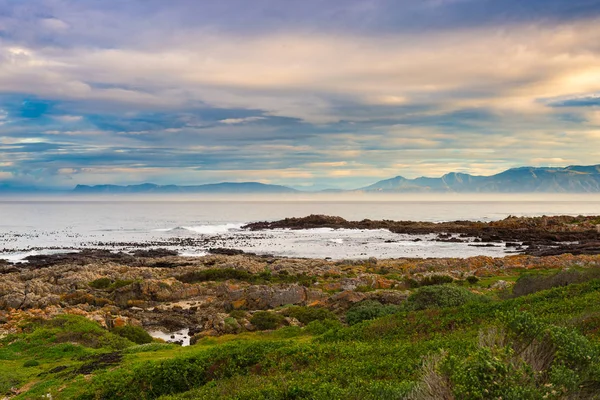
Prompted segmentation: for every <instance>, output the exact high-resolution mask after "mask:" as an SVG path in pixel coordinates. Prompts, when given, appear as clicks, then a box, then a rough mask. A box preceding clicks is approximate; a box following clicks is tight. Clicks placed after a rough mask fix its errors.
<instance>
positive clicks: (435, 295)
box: [407, 285, 481, 310]
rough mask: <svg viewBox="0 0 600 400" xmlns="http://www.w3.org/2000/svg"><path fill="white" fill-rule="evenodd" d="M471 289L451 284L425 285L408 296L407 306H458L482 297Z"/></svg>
mask: <svg viewBox="0 0 600 400" xmlns="http://www.w3.org/2000/svg"><path fill="white" fill-rule="evenodd" d="M480 298H481V296H477V295H475V294H473V293H471V292H470V291H469V290H467V289H465V288H462V287H457V286H449V285H435V286H424V287H422V288H419V289H417V290H416V291H415V292H414V293H413V294H411V295H410V296H409V297H408V300H407V307H409V308H410V309H414V310H423V309H426V308H431V307H456V306H461V305H463V304H465V303H468V302H470V301H474V300H477V299H480Z"/></svg>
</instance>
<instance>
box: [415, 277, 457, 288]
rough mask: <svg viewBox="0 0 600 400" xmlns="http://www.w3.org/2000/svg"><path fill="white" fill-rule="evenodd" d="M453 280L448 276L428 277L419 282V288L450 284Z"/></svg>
mask: <svg viewBox="0 0 600 400" xmlns="http://www.w3.org/2000/svg"><path fill="white" fill-rule="evenodd" d="M452 282H454V279H453V278H452V277H451V276H449V275H429V276H426V277H424V278H423V279H421V280H420V281H419V286H433V285H443V284H446V283H452Z"/></svg>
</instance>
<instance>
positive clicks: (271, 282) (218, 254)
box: [0, 215, 600, 344]
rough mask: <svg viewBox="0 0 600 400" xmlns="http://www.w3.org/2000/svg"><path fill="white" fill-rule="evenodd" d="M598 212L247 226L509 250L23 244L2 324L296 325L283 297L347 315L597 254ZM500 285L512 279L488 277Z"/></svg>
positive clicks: (5, 282)
mask: <svg viewBox="0 0 600 400" xmlns="http://www.w3.org/2000/svg"><path fill="white" fill-rule="evenodd" d="M598 222H600V218H598V217H539V218H517V217H509V218H507V219H505V220H502V221H496V222H489V223H484V222H471V221H455V222H445V223H438V224H436V223H428V222H409V221H398V222H395V221H370V220H363V221H346V220H344V219H342V218H339V217H329V216H318V215H317V216H315V215H313V216H309V217H305V218H288V219H285V220H281V221H275V222H259V223H254V224H250V225H247V226H246V227H245V229H248V230H252V231H257V230H270V229H310V228H324V227H327V228H333V229H340V228H344V229H382V228H384V229H389V230H390V231H392V232H395V233H402V234H425V233H427V234H435V235H436V236H435V240H437V241H441V242H444V241H450V242H452V241H463V240H467V238H470V239H469V240H471V243H472V245H475V246H488V245H496V243H499V242H504V245H505V246H507V247H510V248H514V249H515V254H513V255H508V256H505V257H498V258H491V257H486V256H479V257H470V258H427V259H424V258H389V259H376V258H374V257H371V258H365V259H360V260H331V259H323V258H289V257H276V256H272V255H264V254H263V255H260V254H254V253H246V252H244V251H241V250H236V249H229V248H218V247H216V248H212V249H210V253H212V254H208V255H205V256H199V257H184V256H179V255H178V254H177V251H174V250H172V249H161V248H145V247H144V246H139V247H137V250H134V251H131V252H128V253H125V252H115V251H110V250H107V249H103V250H99V249H95V250H90V249H88V250H85V249H84V250H82V251H79V252H72V253H60V254H48V255H34V256H29V257H27V258H26V259H25V262H17V263H10V262H6V261H0V335H4V334H8V333H12V332H17V331H18V330H19V329H20V323H21V321H23V320H24V319H28V318H32V317H35V318H50V317H52V316H55V315H58V314H64V313H67V314H79V315H85V316H86V317H88V318H90V319H93V320H94V321H97V322H99V323H101V324H102V325H103V326H105V327H107V328H112V327H115V326H122V325H137V326H141V327H143V328H144V329H146V330H147V331H150V332H159V333H161V332H162V336H165V335H166V337H167V338H171V339H172V341H174V342H186V343H188V342H191V343H192V344H193V343H194V342H195V341H197V340H198V339H199V338H202V337H206V336H220V335H225V334H237V333H242V332H249V331H254V330H256V329H257V327H256V326H255V324H253V323H252V321H253V317H254V316H255V315H256V313H258V312H261V311H270V312H272V313H275V314H277V315H280V317H281V318H280V319H278V324H280V325H281V326H284V325H296V326H301V325H302V322H300V321H299V320H298V319H297V318H295V317H294V316H291V315H289V313H287V312H286V307H288V306H300V307H308V308H310V307H317V308H322V309H326V310H328V312H332V313H334V314H336V315H338V316H339V317H340V319H342V320H343V315H344V314H345V312H346V311H347V310H348V308H349V307H351V306H352V305H354V304H356V303H359V302H361V301H364V300H375V301H378V302H380V303H382V304H401V303H402V302H404V301H405V300H406V298H407V297H408V295H409V294H410V290H411V289H412V288H414V287H415V285H417V286H418V285H419V284H420V282H425V281H427V280H431V279H434V280H435V279H441V278H439V277H440V276H441V277H443V279H444V280H449V281H456V282H458V283H461V282H466V281H467V280H469V279H471V280H475V279H480V278H481V279H485V278H486V277H493V276H498V275H510V274H511V271H523V270H527V269H536V268H541V267H544V268H560V269H563V268H569V267H573V266H575V267H583V268H585V267H596V266H599V265H600V243H599V241H598V239H599V236H600V233H599V232H598ZM473 238H476V239H475V240H474V241H473ZM415 240H417V239H415ZM518 253H521V254H518ZM432 277H433V278H432ZM506 285H510V282H504V283H503V284H501V285H499V286H498V285H497V286H495V287H491V285H490V288H489V289H490V290H495V289H498V288H502V287H504V286H506ZM481 290H487V289H485V288H484V289H481ZM175 332H178V334H177V335H176V334H175Z"/></svg>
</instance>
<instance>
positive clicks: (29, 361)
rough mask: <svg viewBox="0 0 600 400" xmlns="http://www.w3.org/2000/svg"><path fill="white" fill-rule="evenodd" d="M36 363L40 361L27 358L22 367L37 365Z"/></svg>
mask: <svg viewBox="0 0 600 400" xmlns="http://www.w3.org/2000/svg"><path fill="white" fill-rule="evenodd" d="M38 365H40V363H39V362H37V361H36V360H27V361H25V362H24V363H23V367H25V368H30V367H37V366H38Z"/></svg>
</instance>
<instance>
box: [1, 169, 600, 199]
mask: <svg viewBox="0 0 600 400" xmlns="http://www.w3.org/2000/svg"><path fill="white" fill-rule="evenodd" d="M44 192H56V193H65V191H64V189H63V190H61V189H48V188H45V189H44V188H37V187H33V186H24V185H18V184H14V183H2V182H0V193H5V194H15V193H44ZM68 192H69V193H74V194H138V193H150V194H177V193H181V194H186V193H206V194H211V193H212V194H220V193H222V194H235V193H239V194H242V193H248V194H261V193H262V194H286V193H348V192H365V193H377V192H381V193H600V165H589V166H582V165H573V166H569V167H564V168H562V167H560V168H555V167H519V168H512V169H509V170H506V171H504V172H500V173H498V174H495V175H490V176H481V175H470V174H466V173H462V172H450V173H447V174H445V175H443V176H441V177H439V178H431V177H425V176H422V177H419V178H415V179H408V178H405V177H403V176H396V177H394V178H390V179H384V180H381V181H379V182H376V183H374V184H372V185H369V186H365V187H362V188H359V189H354V190H343V189H324V190H319V191H307V190H301V189H294V188H291V187H288V186H283V185H271V184H265V183H260V182H222V183H212V184H203V185H189V186H187V185H157V184H153V183H143V184H139V185H77V186H76V187H75V188H74V189H73V190H71V191H68Z"/></svg>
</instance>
